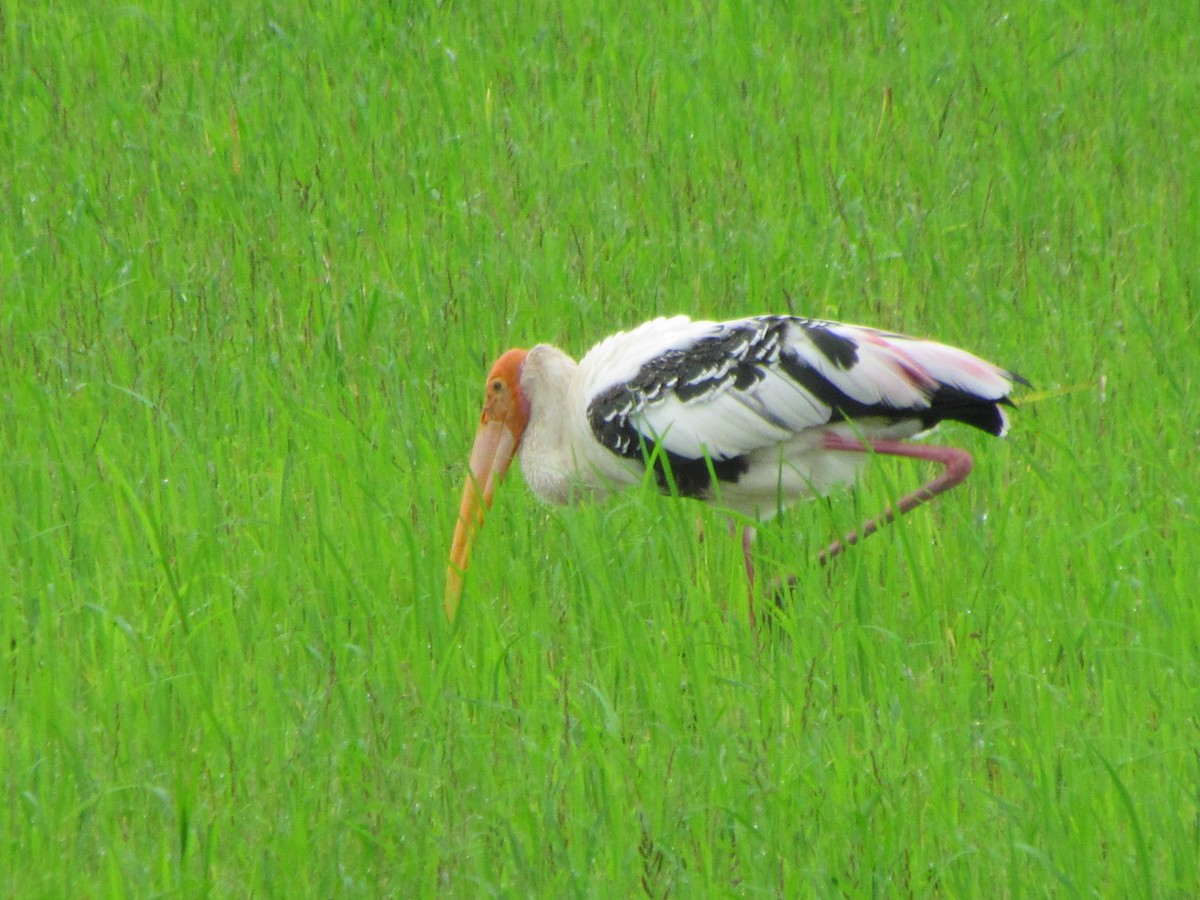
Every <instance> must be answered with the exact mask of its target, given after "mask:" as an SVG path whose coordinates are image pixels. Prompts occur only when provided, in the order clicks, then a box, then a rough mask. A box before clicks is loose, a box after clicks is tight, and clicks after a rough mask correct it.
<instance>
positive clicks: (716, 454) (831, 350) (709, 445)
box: [445, 316, 1028, 621]
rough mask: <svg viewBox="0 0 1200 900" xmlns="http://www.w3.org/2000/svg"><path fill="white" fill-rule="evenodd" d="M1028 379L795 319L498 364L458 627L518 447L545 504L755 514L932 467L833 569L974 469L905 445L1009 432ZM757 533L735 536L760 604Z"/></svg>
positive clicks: (911, 344) (943, 451)
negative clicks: (901, 469) (894, 467)
mask: <svg viewBox="0 0 1200 900" xmlns="http://www.w3.org/2000/svg"><path fill="white" fill-rule="evenodd" d="M1015 382H1016V383H1021V384H1028V382H1026V381H1025V380H1024V379H1023V378H1021V377H1020V376H1018V375H1015V374H1014V373H1012V372H1009V371H1007V370H1005V369H1001V368H998V367H997V366H994V365H992V364H991V363H989V362H985V361H984V360H982V359H980V358H978V357H977V356H974V355H972V354H970V353H968V352H966V351H965V350H959V349H957V348H955V347H949V346H947V345H945V344H939V343H935V342H933V341H926V340H918V339H915V338H910V337H905V336H904V335H899V334H890V333H888V332H885V331H878V330H876V329H874V328H865V327H862V326H858V325H843V324H840V323H837V322H825V321H820V320H817V319H804V318H798V317H794V316H756V317H753V318H747V319H737V320H734V321H729V322H693V321H692V320H691V319H689V318H688V317H687V316H675V317H673V318H661V319H655V320H653V321H651V322H647V323H645V324H644V325H641V326H639V327H637V328H635V329H633V330H632V331H627V332H622V333H620V334H615V335H613V336H612V337H609V338H607V339H606V340H604V341H601V342H600V343H599V344H597V345H596V346H595V347H594V348H592V350H591V351H590V352H588V354H587V355H586V356H584V358H583V359H582V361H580V362H578V363H577V362H575V360H573V359H571V358H570V357H569V356H567V354H565V353H563V352H562V351H561V350H559V349H558V348H556V347H552V346H550V345H548V344H538V345H537V346H535V347H534V348H533V349H531V350H509V351H508V352H507V353H505V354H504V355H503V356H501V357H500V358H499V359H498V360H497V361H496V363H495V365H493V366H492V370H491V372H490V373H489V374H488V378H487V385H486V388H485V399H484V404H483V413H482V416H481V417H480V423H479V431H478V433H477V435H476V437H475V445H474V447H473V449H472V450H471V458H470V476H469V478H468V481H467V484H466V487H465V488H464V490H463V496H462V504H461V506H460V508H459V514H458V524H457V526H456V528H455V531H454V541H453V544H452V546H451V550H450V563H449V566H448V567H447V573H446V575H447V577H446V598H445V611H446V616H447V618H448V619H450V620H451V621H453V620H454V617H455V614H456V612H457V609H458V602H459V597H460V595H461V593H462V578H463V573H464V572H465V571H466V568H467V563H468V557H469V555H470V552H471V545H472V543H473V542H474V539H475V535H476V533H477V532H478V530H479V528H480V527H481V526H482V525H483V518H484V514H485V512H486V511H487V509H488V508H489V507H490V506H491V504H492V497H493V492H494V491H495V488H496V485H497V483H499V482H500V481H501V480H502V479H503V478H504V474H505V472H506V471H507V470H508V467H509V465H510V464H511V462H512V460H513V457H514V456H520V459H521V469H522V472H523V473H524V475H525V481H526V483H527V484H528V485H529V487H530V489H531V490H532V491H533V492H534V494H536V495H537V496H538V497H540V498H541V499H542V500H545V501H547V502H550V503H558V504H562V503H571V502H574V501H576V500H579V499H582V498H585V497H588V496H592V497H595V496H603V495H604V494H606V493H607V492H609V491H610V490H612V489H614V488H619V487H622V486H626V485H632V484H638V483H640V482H641V481H642V479H643V477H644V476H645V474H646V470H647V469H648V468H650V469H652V470H653V475H654V478H655V479H656V481H657V484H658V487H659V488H660V489H661V490H662V491H663V492H664V493H669V494H671V495H673V496H682V497H694V498H697V499H700V500H704V501H706V502H709V503H712V504H714V505H717V506H720V507H722V508H726V509H729V510H733V511H735V512H739V513H742V514H743V515H745V516H747V517H750V518H752V519H755V520H758V521H763V520H766V519H769V518H771V517H772V516H774V515H775V514H776V513H778V512H779V511H780V510H782V509H784V508H785V507H787V506H789V505H791V504H793V503H795V502H797V501H799V500H802V499H805V498H809V497H814V496H822V495H824V494H826V493H828V492H829V491H830V490H831V489H833V488H835V487H837V486H839V485H842V484H846V483H849V482H851V481H853V480H854V478H855V477H856V475H857V473H858V471H859V469H860V468H861V467H862V464H863V463H864V461H865V460H866V459H867V458H868V457H869V455H870V454H872V453H877V454H882V455H889V456H904V457H910V458H913V459H921V460H928V461H931V462H935V463H938V464H940V465H941V466H942V467H943V471H942V472H941V473H940V474H939V475H938V476H937V477H936V478H934V479H933V480H932V481H930V482H929V483H927V484H925V485H924V486H923V487H921V488H920V489H918V490H917V491H914V492H913V493H911V494H908V495H907V496H905V497H903V498H902V499H901V500H900V501H899V502H898V503H897V504H896V506H895V508H893V509H888V510H887V511H886V512H885V513H884V514H882V515H881V516H879V517H877V518H875V519H872V520H870V521H868V522H866V523H865V524H864V525H863V526H862V527H861V528H860V529H859V531H858V532H854V533H851V534H849V535H847V536H846V538H845V539H844V540H843V541H837V542H834V543H833V544H831V545H829V547H827V548H826V549H825V550H824V551H823V552H822V553H821V555H820V557H819V560H820V562H821V563H822V564H824V563H825V562H826V561H827V560H829V559H830V558H832V557H833V556H835V555H837V554H838V553H840V552H841V551H842V549H843V548H844V546H846V545H849V544H853V543H856V542H857V541H858V540H860V539H861V538H863V537H866V536H867V535H869V534H871V533H872V532H873V531H875V530H877V529H878V528H879V527H880V525H883V524H886V523H888V522H890V521H892V519H894V518H895V517H896V516H897V515H902V514H904V513H906V512H908V511H910V510H912V509H914V508H915V507H917V506H918V505H920V504H921V503H923V502H925V501H926V500H929V499H930V498H932V497H934V496H936V495H937V494H940V493H942V492H943V491H945V490H948V489H950V488H952V487H954V486H955V485H957V484H959V483H960V482H961V481H962V480H963V479H964V478H966V477H967V475H968V474H969V473H970V471H971V465H972V461H971V456H970V454H968V453H967V452H966V451H965V450H961V449H957V448H954V447H940V446H930V445H920V444H908V443H904V441H905V440H906V439H908V438H911V437H914V436H915V435H917V434H919V433H921V432H924V431H928V430H929V429H931V428H934V427H935V426H936V425H937V424H938V423H939V422H942V421H944V420H955V421H959V422H964V423H966V424H967V425H972V426H974V427H975V428H979V429H981V430H983V431H986V432H988V433H989V434H994V435H1003V434H1004V433H1005V431H1006V430H1007V428H1008V420H1007V418H1006V417H1005V415H1004V411H1003V409H1002V408H1001V407H1002V406H1004V405H1009V406H1011V405H1012V404H1011V401H1010V400H1009V394H1010V393H1011V391H1012V388H1013V384H1014V383H1015ZM752 537H753V530H752V529H751V528H750V527H748V526H747V527H746V528H745V529H744V530H743V544H742V545H743V551H744V554H745V560H746V573H747V577H748V579H749V580H750V585H751V604H752V605H751V620H752V621H753V618H754V611H753V582H754V568H753V565H752V562H751V558H750V541H751V539H752Z"/></svg>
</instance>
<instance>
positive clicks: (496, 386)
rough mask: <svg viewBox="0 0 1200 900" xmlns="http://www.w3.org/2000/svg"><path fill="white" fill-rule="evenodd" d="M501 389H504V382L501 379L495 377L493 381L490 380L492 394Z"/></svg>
mask: <svg viewBox="0 0 1200 900" xmlns="http://www.w3.org/2000/svg"><path fill="white" fill-rule="evenodd" d="M503 389H504V382H503V381H501V380H500V379H496V380H495V381H493V382H492V393H493V394H498V393H500V391H501V390H503Z"/></svg>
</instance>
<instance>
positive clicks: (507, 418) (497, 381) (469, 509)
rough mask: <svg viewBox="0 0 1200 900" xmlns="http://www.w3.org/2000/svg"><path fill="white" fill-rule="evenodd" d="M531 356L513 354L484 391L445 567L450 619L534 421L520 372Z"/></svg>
mask: <svg viewBox="0 0 1200 900" xmlns="http://www.w3.org/2000/svg"><path fill="white" fill-rule="evenodd" d="M527 355H528V351H527V350H509V351H508V352H507V353H505V354H504V355H503V356H501V357H500V358H499V359H498V360H496V362H495V363H494V364H493V365H492V369H491V371H490V372H488V377H487V386H486V387H485V388H484V397H483V412H482V413H481V414H480V416H479V430H478V431H477V432H476V433H475V445H474V446H473V447H472V448H471V461H470V463H469V466H470V473H469V475H468V477H467V483H466V485H465V486H464V487H463V495H462V503H461V505H460V506H459V509H458V524H457V525H456V526H455V528H454V542H453V543H452V544H451V545H450V564H449V565H448V566H447V567H446V599H445V608H446V618H447V619H449V620H450V621H451V622H453V621H454V616H455V614H456V613H457V612H458V599H459V596H460V595H461V594H462V578H463V573H464V572H466V570H467V564H468V562H469V557H470V555H471V545H472V543H474V540H475V534H476V532H478V531H479V529H480V528H482V527H483V518H484V515H485V514H486V513H487V511H488V509H489V508H490V507H491V505H492V495H493V493H494V492H495V490H496V485H497V484H498V483H499V482H500V481H502V480H503V479H504V475H505V473H506V472H507V471H508V467H509V466H510V465H512V461H513V457H514V456H516V455H517V450H519V449H520V447H521V437H522V435H524V433H525V425H526V423H527V422H528V421H529V400H528V399H527V398H526V397H525V395H524V394H522V393H521V370H522V369H523V368H524V366H525V357H526V356H527Z"/></svg>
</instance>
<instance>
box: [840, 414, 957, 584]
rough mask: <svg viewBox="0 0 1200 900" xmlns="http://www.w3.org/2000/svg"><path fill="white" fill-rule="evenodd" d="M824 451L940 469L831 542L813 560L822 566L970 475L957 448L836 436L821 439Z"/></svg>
mask: <svg viewBox="0 0 1200 900" xmlns="http://www.w3.org/2000/svg"><path fill="white" fill-rule="evenodd" d="M825 449H826V450H843V451H847V452H850V453H879V454H883V455H886V456H906V457H908V458H910V459H924V460H928V461H929V462H935V463H938V464H939V465H941V466H943V467H944V468H943V470H942V473H941V474H940V475H938V477H937V478H935V479H933V481H930V482H929V483H928V484H926V485H924V486H923V487H920V488H918V489H917V490H915V491H913V492H912V493H911V494H907V495H906V496H904V497H901V498H900V501H899V502H898V503H897V504H896V506H895V508H892V509H887V510H885V511H884V512H883V513H882V514H881V515H878V516H876V517H875V518H874V519H870V520H869V521H867V522H866V523H864V524H863V526H862V528H860V529H859V530H858V531H852V532H850V533H849V534H848V535H846V536H845V537H844V538H843V539H842V540H840V541H834V542H833V543H832V544H830V545H829V546H828V547H826V548H825V549H824V550H822V551H821V553H820V555H819V556H818V557H817V560H818V561H819V562H820V563H821V565H826V564H827V563H828V562H829V561H830V560H831V559H833V558H834V557H835V556H837V555H839V554H840V553H842V552H844V551H845V549H846V548H847V547H851V546H853V545H854V544H857V543H858V542H859V541H861V540H862V539H863V538H865V537H868V536H870V535H872V534H874V533H875V532H876V531H878V530H879V529H880V528H881V527H882V526H884V525H887V524H888V523H889V522H892V521H894V520H895V518H896V517H897V516H902V515H904V514H905V513H906V512H911V511H912V510H914V509H916V508H917V507H918V506H920V505H921V504H922V503H924V502H925V501H926V500H932V499H933V498H934V497H936V496H937V495H938V494H941V493H943V492H944V491H948V490H950V488H952V487H954V486H955V485H958V484H961V483H962V481H963V479H965V478H966V477H967V476H968V475H970V474H971V466H972V465H973V463H972V461H971V454H970V453H968V452H967V451H966V450H960V449H958V448H957V447H938V446H936V445H925V444H905V443H903V442H901V441H868V442H866V443H865V444H864V443H863V442H862V441H857V440H854V439H851V438H843V437H838V436H837V435H832V434H830V435H826V436H825Z"/></svg>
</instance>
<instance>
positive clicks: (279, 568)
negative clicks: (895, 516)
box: [0, 0, 1200, 897]
mask: <svg viewBox="0 0 1200 900" xmlns="http://www.w3.org/2000/svg"><path fill="white" fill-rule="evenodd" d="M678 7H679V9H678V11H669V10H668V9H663V8H647V9H645V10H643V11H640V12H637V13H634V12H632V11H631V10H632V8H618V7H617V6H616V5H611V6H610V7H609V8H605V9H593V8H592V6H591V5H588V4H570V3H568V4H561V5H555V4H537V3H534V4H523V5H518V4H469V3H462V4H456V3H445V4H441V5H434V4H428V5H417V4H413V5H412V6H411V8H410V9H390V8H385V6H384V5H382V4H356V3H332V4H312V5H311V6H309V5H306V4H299V3H297V4H288V3H263V4H241V5H238V4H234V5H232V6H229V5H216V4H214V5H213V6H212V7H211V8H207V9H206V8H205V7H204V4H182V3H181V4H178V5H171V4H167V3H151V4H148V5H125V6H120V7H115V8H102V7H99V6H97V7H92V6H88V5H86V4H31V3H20V2H16V0H9V2H6V3H4V4H2V5H0V103H2V108H3V111H4V114H3V116H0V160H2V162H3V165H2V166H0V204H2V209H0V395H2V397H3V403H2V405H0V510H2V515H3V519H2V521H0V599H2V605H0V638H2V646H0V653H2V659H0V772H2V773H3V791H4V793H3V797H2V798H0V894H3V895H5V896H22V897H39V896H42V897H56V896H61V897H68V896H71V897H74V896H131V897H142V896H155V895H163V894H171V895H177V896H201V895H206V894H211V895H217V896H226V895H234V896H279V897H295V896H305V895H307V896H374V895H392V896H411V895H423V896H431V895H434V894H439V895H440V894H447V895H454V896H463V897H476V896H485V895H503V896H514V897H521V896H554V897H565V896H595V897H609V896H636V895H640V894H643V893H644V894H646V895H649V896H653V897H664V896H675V897H692V896H705V895H710V896H711V895H735V896H741V895H745V896H760V895H762V896H805V895H817V896H833V895H844V896H853V897H858V896H868V895H883V896H903V895H915V896H945V897H967V896H985V895H987V896H996V895H1004V896H1027V895H1030V894H1033V895H1040V894H1054V895H1061V896H1076V895H1089V896H1106V897H1118V896H1145V897H1149V896H1160V897H1183V896H1194V895H1195V894H1197V893H1198V892H1200V863H1198V862H1197V860H1198V859H1200V714H1198V711H1200V705H1198V703H1197V698H1198V697H1200V611H1198V610H1200V607H1198V606H1197V603H1196V599H1195V598H1196V592H1197V588H1198V587H1200V580H1198V579H1197V574H1196V572H1197V565H1196V562H1195V559H1194V558H1193V557H1192V556H1191V554H1192V553H1194V552H1196V550H1195V548H1196V546H1197V539H1198V538H1200V528H1198V527H1197V494H1196V489H1195V483H1196V480H1197V473H1200V459H1198V456H1200V453H1198V443H1200V440H1198V432H1197V424H1196V423H1197V422H1198V421H1200V404H1198V400H1197V398H1198V380H1200V379H1198V375H1200V362H1198V360H1200V356H1198V354H1197V351H1196V346H1197V343H1198V340H1200V334H1198V333H1197V318H1198V316H1200V303H1198V302H1197V284H1198V282H1200V268H1198V266H1197V262H1196V252H1195V237H1196V235H1200V213H1198V208H1200V203H1198V201H1200V197H1198V196H1197V195H1198V192H1200V188H1198V185H1200V112H1198V107H1197V105H1196V97H1197V95H1198V94H1200V37H1198V35H1200V12H1198V11H1197V10H1198V9H1200V8H1193V7H1192V6H1190V5H1189V4H1185V3H1180V4H1144V5H1140V6H1130V5H1128V4H1115V3H1104V2H1100V3H1083V4H1070V3H1057V2H1046V3H1041V2H1039V3H1034V2H1018V3H1016V4H1015V5H1010V6H1009V7H1006V8H1004V9H1001V8H999V7H994V6H988V5H965V6H963V8H962V9H959V8H958V6H957V5H954V4H948V5H942V6H940V7H936V8H933V7H931V8H929V9H924V8H922V6H921V5H920V4H897V5H889V4H884V3H876V2H867V3H864V4H858V5H853V6H850V7H847V8H846V9H845V10H844V11H842V12H838V11H837V9H838V7H837V5H833V6H832V7H831V6H830V5H828V4H823V3H811V4H807V5H805V4H800V5H799V6H798V7H797V8H794V9H791V8H789V6H788V5H786V4H773V5H772V4H765V3H763V4H738V3H721V2H712V3H708V2H697V3H692V4H679V5H678ZM768 311H780V312H781V311H792V312H796V313H803V314H809V315H817V316H831V317H836V318H840V319H843V320H846V321H852V322H853V321H857V322H864V323H867V324H874V325H879V326H882V327H886V328H890V329H898V330H905V331H908V332H911V333H916V334H923V335H929V336H934V337H937V338H940V339H942V340H945V341H948V342H951V343H956V344H959V345H961V346H965V347H967V348H970V349H973V350H976V351H978V352H980V353H982V354H983V355H985V356H988V357H989V358H992V359H994V360H996V361H997V362H999V363H1001V364H1004V365H1008V366H1011V367H1013V368H1015V369H1017V370H1018V371H1021V372H1022V373H1024V374H1025V375H1027V376H1028V377H1029V378H1030V379H1031V380H1032V381H1033V382H1034V384H1035V385H1036V394H1033V393H1030V394H1029V395H1031V396H1036V397H1037V399H1036V402H1033V403H1029V404H1027V405H1026V406H1025V407H1024V408H1022V409H1020V410H1019V411H1018V412H1017V413H1016V415H1015V417H1014V418H1015V427H1014V429H1013V433H1012V435H1011V437H1010V438H1009V439H1008V440H1007V441H1003V442H1001V441H991V440H989V439H987V438H986V437H983V436H977V435H976V434H974V433H966V431H965V430H964V429H961V428H960V429H946V430H945V432H944V433H943V434H942V435H941V436H940V437H939V438H938V439H940V440H943V441H953V442H955V443H958V444H961V445H963V446H966V447H968V448H969V449H971V450H972V451H973V452H975V453H976V457H977V467H976V471H975V473H974V475H973V476H972V478H971V480H970V481H969V482H968V484H967V486H965V487H964V488H963V489H961V490H959V491H956V492H954V493H953V494H951V495H949V496H947V497H945V498H943V499H941V500H939V501H938V502H937V503H936V504H935V505H934V506H932V507H930V508H927V509H923V510H922V511H920V512H919V513H917V514H915V515H913V516H911V517H909V518H907V519H906V520H904V521H903V522H902V523H901V525H899V526H898V527H895V528H893V529H890V530H889V531H887V532H885V533H884V534H882V535H880V536H878V537H874V538H872V539H871V540H870V541H868V542H866V543H865V544H864V545H863V546H862V547H859V548H856V549H855V550H854V551H853V552H852V553H850V554H848V555H847V556H846V557H845V559H844V560H842V561H840V562H839V563H838V564H837V565H836V566H835V567H833V568H832V569H831V570H830V571H829V572H828V573H826V572H824V571H820V570H817V569H815V568H814V567H813V566H812V564H811V562H810V561H811V560H812V558H813V555H814V553H815V551H816V549H817V548H819V547H820V546H821V545H822V544H823V543H824V542H825V541H827V540H828V539H829V538H830V537H832V536H834V535H836V534H837V533H839V532H840V531H844V530H845V529H847V528H849V527H852V526H853V524H854V523H855V522H856V521H857V520H858V519H859V518H860V516H862V515H865V514H868V513H872V512H875V511H876V510H877V509H878V508H879V507H881V506H882V505H883V504H884V502H885V501H886V498H887V497H888V496H889V495H891V494H893V493H894V492H896V491H901V490H904V489H907V487H908V486H910V485H912V484H914V483H916V480H917V478H918V477H919V475H920V474H921V473H918V472H915V471H914V470H913V469H912V468H911V467H907V468H906V467H903V466H882V465H880V466H873V467H872V469H871V470H870V473H869V475H868V477H867V480H866V482H865V483H864V484H863V485H862V487H861V488H860V489H859V490H858V491H856V492H853V493H846V494H844V495H841V496H839V497H837V498H835V499H834V500H833V501H832V502H831V503H829V504H825V503H817V504H810V505H807V506H805V507H803V508H800V509H797V510H795V511H794V512H792V513H790V514H789V515H788V516H786V517H784V519H783V520H781V521H779V522H778V523H776V524H773V525H771V526H770V527H768V528H764V529H763V531H762V537H761V540H760V543H759V546H758V554H759V566H760V571H762V572H763V573H764V574H765V575H779V574H783V573H787V572H796V573H797V575H798V581H799V587H798V591H797V596H796V597H795V598H794V600H793V601H792V604H791V606H789V608H788V610H787V611H786V612H785V613H784V614H782V615H780V616H778V617H777V618H775V619H774V621H773V622H772V624H771V626H770V628H769V629H768V630H765V631H764V632H763V633H762V634H759V635H757V636H756V635H755V634H753V633H752V632H751V630H750V628H749V627H748V624H747V619H746V609H745V585H744V580H743V575H742V572H741V569H740V565H741V560H740V549H739V547H738V546H737V545H736V542H734V541H732V540H726V532H725V526H724V523H723V519H722V517H721V516H720V515H719V514H717V513H712V512H709V511H707V510H703V509H701V508H700V507H698V506H695V505H693V504H690V503H681V502H677V501H672V500H669V499H662V498H658V497H655V496H653V495H651V494H650V493H648V492H645V491H632V492H629V493H627V494H625V495H622V496H621V497H619V498H616V499H614V500H612V501H610V502H609V503H607V504H605V505H602V506H595V507H582V508H579V509H568V510H549V509H544V508H542V507H539V506H538V505H536V504H535V503H534V502H533V501H532V499H531V497H530V496H529V495H528V492H527V491H526V490H525V488H524V486H523V485H522V484H521V482H520V479H519V478H513V479H510V481H509V482H508V483H507V484H506V485H505V488H504V490H503V491H502V492H501V495H500V497H499V500H498V502H497V505H496V508H495V510H494V513H493V516H492V517H491V519H490V520H489V523H488V527H487V528H486V529H485V531H484V532H483V534H482V536H481V538H480V541H479V544H478V547H477V551H476V556H475V560H474V564H473V566H472V569H471V572H470V578H469V581H468V586H467V591H466V594H465V597H464V604H463V610H462V614H461V616H460V620H459V623H458V625H457V626H456V627H455V628H453V629H452V628H450V627H448V626H447V624H446V623H445V621H444V619H443V618H442V612H441V594H442V588H443V574H444V566H445V559H446V553H447V550H448V546H449V539H450V533H451V530H452V528H453V524H454V515H455V511H456V507H457V499H458V498H457V492H458V490H459V488H460V485H461V479H462V478H463V475H464V461H465V456H466V453H467V450H468V447H469V442H470V439H471V435H472V432H473V428H474V424H475V420H476V417H477V415H478V403H479V400H480V397H481V391H482V379H483V376H484V374H485V372H486V367H487V365H488V363H489V362H490V360H491V359H492V358H493V357H494V356H495V355H497V354H498V353H499V352H500V351H502V350H504V349H505V348H507V347H509V346H512V345H529V344H531V343H534V342H536V341H541V340H545V341H552V342H556V343H559V344H561V345H562V346H564V347H565V348H567V349H569V350H571V351H573V352H576V353H580V352H582V351H584V350H585V349H586V348H587V347H588V346H590V345H591V344H592V343H593V342H594V341H596V340H598V339H599V338H601V337H602V336H604V335H605V334H607V333H610V332H611V331H614V330H616V329H618V328H620V327H624V326H629V325H633V324H635V323H637V322H640V321H642V320H644V319H646V318H648V317H650V316H652V315H654V314H658V313H673V312H688V313H690V314H693V315H696V316H708V317H733V316H738V315H744V314H750V313H758V312H768ZM1039 395H1040V396H1039ZM698 518H699V519H701V521H702V523H703V525H704V529H705V539H704V540H703V541H697V539H696V528H697V519H698Z"/></svg>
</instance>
